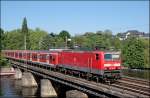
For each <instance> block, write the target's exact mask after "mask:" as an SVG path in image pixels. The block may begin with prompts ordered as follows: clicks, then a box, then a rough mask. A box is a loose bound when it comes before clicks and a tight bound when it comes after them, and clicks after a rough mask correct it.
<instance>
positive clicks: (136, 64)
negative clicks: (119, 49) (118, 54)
mask: <svg viewBox="0 0 150 98" xmlns="http://www.w3.org/2000/svg"><path fill="white" fill-rule="evenodd" d="M123 59H124V64H125V65H126V66H128V67H130V68H143V67H144V46H143V44H142V42H141V41H140V40H139V39H136V38H130V39H128V40H127V41H126V44H125V46H124V47H123Z"/></svg>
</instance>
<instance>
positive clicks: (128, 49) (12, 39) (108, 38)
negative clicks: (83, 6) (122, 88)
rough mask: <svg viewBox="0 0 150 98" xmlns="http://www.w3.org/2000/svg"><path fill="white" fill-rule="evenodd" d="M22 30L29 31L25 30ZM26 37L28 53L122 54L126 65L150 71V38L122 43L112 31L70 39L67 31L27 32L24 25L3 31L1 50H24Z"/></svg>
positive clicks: (92, 33)
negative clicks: (54, 50)
mask: <svg viewBox="0 0 150 98" xmlns="http://www.w3.org/2000/svg"><path fill="white" fill-rule="evenodd" d="M25 23H26V22H25ZM23 28H26V29H27V30H23ZM2 31H3V30H2ZM23 32H28V33H27V34H25V33H23ZM25 36H26V39H28V40H26V44H27V47H26V48H27V49H29V50H48V49H50V48H64V47H68V48H71V49H75V50H95V49H97V50H114V51H121V58H122V63H123V65H124V66H127V67H130V68H150V64H149V57H150V56H149V39H142V38H135V37H129V38H128V39H126V40H119V37H118V36H117V34H116V35H112V31H111V30H105V31H98V32H86V33H84V34H82V35H75V36H71V35H70V33H69V32H68V31H66V30H62V31H61V32H59V33H53V32H51V33H48V32H46V31H44V30H41V29H40V28H36V29H35V30H33V29H28V28H27V25H22V29H17V30H12V31H6V32H1V48H2V49H3V50H23V49H25V40H24V39H25Z"/></svg>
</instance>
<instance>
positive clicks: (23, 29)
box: [22, 17, 30, 50]
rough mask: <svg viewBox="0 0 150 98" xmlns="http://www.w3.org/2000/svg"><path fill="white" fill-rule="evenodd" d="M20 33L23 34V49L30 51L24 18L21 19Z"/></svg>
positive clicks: (28, 34)
mask: <svg viewBox="0 0 150 98" xmlns="http://www.w3.org/2000/svg"><path fill="white" fill-rule="evenodd" d="M22 33H23V37H24V49H28V50H30V39H29V36H30V33H29V32H28V26H27V19H26V17H25V18H24V19H23V23H22Z"/></svg>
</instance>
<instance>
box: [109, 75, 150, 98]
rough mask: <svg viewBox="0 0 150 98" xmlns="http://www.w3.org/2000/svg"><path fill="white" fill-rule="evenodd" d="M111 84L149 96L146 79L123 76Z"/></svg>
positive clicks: (149, 87)
mask: <svg viewBox="0 0 150 98" xmlns="http://www.w3.org/2000/svg"><path fill="white" fill-rule="evenodd" d="M111 86H113V87H117V88H120V89H123V90H128V91H131V92H136V93H138V94H143V95H147V96H149V97H150V93H149V92H150V81H148V80H143V79H137V78H132V77H123V78H122V79H121V80H117V81H116V82H115V83H113V84H111Z"/></svg>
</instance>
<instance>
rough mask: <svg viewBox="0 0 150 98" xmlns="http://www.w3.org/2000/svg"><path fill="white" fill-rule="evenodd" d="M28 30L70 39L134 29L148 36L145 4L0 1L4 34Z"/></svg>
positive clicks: (147, 16) (140, 2)
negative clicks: (63, 34) (66, 35)
mask: <svg viewBox="0 0 150 98" xmlns="http://www.w3.org/2000/svg"><path fill="white" fill-rule="evenodd" d="M23 17H26V18H27V21H28V27H29V28H32V29H35V28H36V27H39V28H41V29H43V30H45V31H48V32H54V33H59V32H60V31H61V30H67V31H69V32H70V33H71V34H72V35H76V34H83V33H84V32H96V31H98V30H102V31H103V30H105V29H110V30H112V31H113V33H114V34H116V33H117V32H125V31H127V30H131V29H132V30H133V29H137V30H139V31H144V32H149V1H1V27H2V28H3V29H4V30H5V31H9V30H13V29H17V28H21V25H22V20H23Z"/></svg>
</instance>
